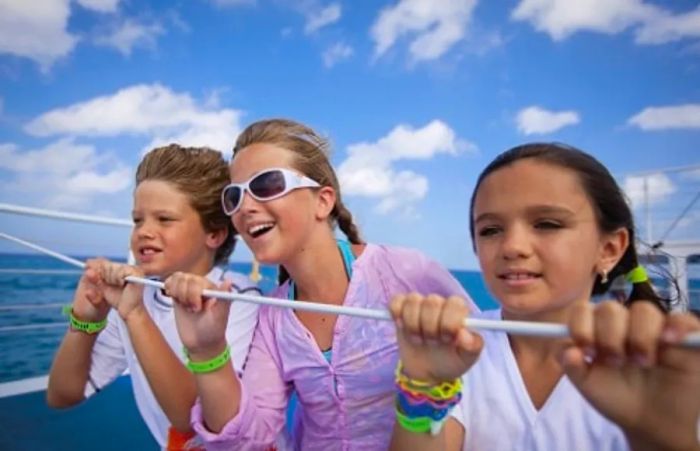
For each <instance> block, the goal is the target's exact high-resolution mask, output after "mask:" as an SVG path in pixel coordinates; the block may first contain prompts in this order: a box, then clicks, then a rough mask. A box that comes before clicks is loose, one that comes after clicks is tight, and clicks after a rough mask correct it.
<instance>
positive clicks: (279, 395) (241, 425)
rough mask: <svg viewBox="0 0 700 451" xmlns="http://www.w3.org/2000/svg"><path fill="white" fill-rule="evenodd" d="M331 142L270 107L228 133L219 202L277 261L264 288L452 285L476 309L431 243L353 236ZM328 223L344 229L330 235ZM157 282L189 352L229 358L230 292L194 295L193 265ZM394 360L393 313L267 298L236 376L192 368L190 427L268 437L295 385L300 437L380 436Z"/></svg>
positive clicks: (350, 296)
mask: <svg viewBox="0 0 700 451" xmlns="http://www.w3.org/2000/svg"><path fill="white" fill-rule="evenodd" d="M327 150H328V144H327V142H326V141H325V140H324V139H322V138H321V137H319V136H318V135H317V134H316V133H315V132H314V131H313V130H311V129H310V128H308V127H306V126H304V125H302V124H299V123H296V122H292V121H288V120H279V119H275V120H267V121H260V122H256V123H254V124H252V125H250V126H249V127H248V128H247V129H246V130H244V131H243V133H242V134H241V135H240V136H239V138H238V141H237V142H236V146H235V148H234V156H233V159H232V161H231V165H230V175H231V181H232V183H231V184H230V185H229V186H228V187H227V188H225V189H224V191H223V196H222V197H223V206H224V210H225V211H226V212H227V213H228V214H229V215H230V216H231V220H232V222H233V224H234V226H235V227H236V229H237V230H238V231H239V233H240V234H241V237H242V238H243V239H244V240H245V242H246V244H247V245H248V247H249V248H250V249H251V250H252V252H253V254H254V255H255V258H256V259H257V260H258V261H260V262H261V263H266V264H273V265H281V266H282V267H283V268H284V271H285V273H286V274H287V278H286V280H285V282H284V283H283V284H282V285H281V286H280V287H279V288H278V289H277V290H276V291H275V292H274V293H273V294H272V296H275V297H281V298H287V299H291V300H305V301H316V302H319V301H321V302H326V303H329V304H333V305H345V306H354V307H364V308H378V309H386V308H387V305H388V303H389V300H390V299H391V297H392V296H393V295H395V294H397V293H403V292H414V291H415V292H418V293H423V294H428V293H438V294H440V295H441V296H452V295H457V296H459V299H460V301H459V302H460V303H463V304H464V305H465V308H471V309H476V307H475V305H474V304H473V303H472V302H471V300H470V299H469V297H468V296H467V294H466V293H465V292H464V289H463V288H462V287H461V285H460V284H459V282H458V281H457V280H455V279H454V278H453V277H452V275H451V274H450V273H449V272H448V271H447V270H446V269H444V268H442V267H441V266H439V265H438V264H437V263H435V262H434V261H432V260H430V259H428V258H427V257H426V256H424V255H422V254H420V253H418V252H416V251H413V250H408V249H399V248H393V247H385V246H378V245H374V244H365V243H364V242H363V241H362V239H361V238H360V236H359V233H358V231H357V228H356V227H355V225H354V224H353V221H352V215H351V214H350V212H349V211H348V210H347V208H346V207H345V206H344V204H343V202H342V200H341V196H340V187H339V186H338V180H337V178H336V175H335V172H334V170H333V168H332V167H331V165H330V161H329V158H328V154H327ZM336 224H337V225H338V227H339V228H340V229H341V230H342V231H343V233H344V234H345V235H346V237H347V238H348V240H349V241H350V242H349V243H348V242H347V241H337V240H336V238H335V235H334V227H335V225H336ZM165 286H166V290H167V292H168V293H169V294H170V295H172V296H173V297H174V298H175V299H176V300H177V302H178V304H179V307H182V308H178V309H177V316H178V328H179V332H180V336H181V337H182V340H183V343H184V344H185V346H186V348H187V349H188V353H189V357H190V359H191V360H192V361H217V359H219V356H221V355H223V356H224V359H225V358H226V357H225V356H226V354H225V353H226V350H225V348H226V344H225V341H224V340H223V331H224V330H225V326H226V312H227V309H228V308H229V306H230V303H229V302H216V300H215V299H202V297H201V294H202V290H204V289H206V288H210V287H211V283H209V282H208V281H206V280H205V279H203V278H201V277H196V276H190V275H185V274H176V275H174V276H173V277H171V278H170V279H169V280H167V281H166V282H165ZM234 305H235V303H234ZM222 353H223V354H222ZM397 360H398V349H397V345H396V336H395V332H394V327H393V325H392V324H391V323H390V322H385V321H375V320H366V319H358V318H352V317H348V316H344V317H340V318H338V317H337V316H336V315H330V314H322V313H311V312H304V311H293V310H290V309H280V308H276V307H268V306H264V307H261V308H260V319H259V323H258V327H257V329H256V332H255V337H254V339H253V344H252V348H251V351H250V355H249V357H248V362H247V364H246V369H245V371H244V373H243V377H242V378H241V379H239V378H238V377H236V375H235V373H234V372H233V371H231V369H230V367H229V366H224V367H221V368H218V369H213V370H212V371H208V372H199V373H197V374H196V377H197V383H198V387H199V394H200V398H201V404H199V405H197V406H196V407H195V411H194V415H193V418H194V420H195V424H194V427H195V429H196V430H197V431H198V432H199V434H200V435H201V436H202V437H203V438H204V439H205V440H206V442H207V447H208V448H211V449H221V450H230V449H246V450H247V449H265V448H266V447H268V446H270V445H272V444H273V442H274V440H275V437H277V435H278V434H279V432H280V431H281V430H282V428H283V426H284V423H285V410H286V407H287V404H288V402H289V399H290V394H291V392H292V391H295V392H296V393H297V394H298V399H299V405H300V408H299V410H298V412H297V413H298V416H299V421H298V424H297V426H296V427H295V429H294V434H293V440H294V447H295V449H304V450H324V451H327V450H341V449H342V450H363V451H364V450H369V449H372V450H374V449H386V448H387V446H388V444H389V440H390V438H391V427H392V425H393V422H394V419H393V415H392V412H393V395H394V382H393V368H394V367H395V365H396V362H397Z"/></svg>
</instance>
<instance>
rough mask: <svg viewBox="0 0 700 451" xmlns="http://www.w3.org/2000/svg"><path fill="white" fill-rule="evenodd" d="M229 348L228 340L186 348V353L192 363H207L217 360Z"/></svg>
mask: <svg viewBox="0 0 700 451" xmlns="http://www.w3.org/2000/svg"><path fill="white" fill-rule="evenodd" d="M227 346H228V343H226V340H225V339H224V340H220V341H217V342H216V343H213V344H211V345H206V346H197V347H191V348H188V347H186V348H185V350H184V351H185V356H186V357H187V358H188V359H189V361H190V362H205V361H208V360H211V359H213V358H215V357H216V356H218V355H221V354H222V353H223V352H224V350H225V349H226V347H227Z"/></svg>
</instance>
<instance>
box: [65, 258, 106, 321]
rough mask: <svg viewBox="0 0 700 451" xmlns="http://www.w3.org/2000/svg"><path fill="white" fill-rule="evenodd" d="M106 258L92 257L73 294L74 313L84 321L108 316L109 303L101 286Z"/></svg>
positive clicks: (98, 319)
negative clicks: (101, 276)
mask: <svg viewBox="0 0 700 451" xmlns="http://www.w3.org/2000/svg"><path fill="white" fill-rule="evenodd" d="M103 261H106V260H104V259H90V260H88V261H87V262H86V263H85V271H83V275H82V277H81V278H80V281H79V282H78V288H77V289H76V290H75V295H74V296H73V306H72V308H73V315H75V316H76V317H77V318H78V319H80V320H82V321H90V322H98V321H102V320H103V319H105V318H106V317H107V314H108V313H109V304H108V303H107V301H106V300H105V298H104V295H103V293H102V289H101V288H100V271H99V268H100V265H101V264H102V262H103Z"/></svg>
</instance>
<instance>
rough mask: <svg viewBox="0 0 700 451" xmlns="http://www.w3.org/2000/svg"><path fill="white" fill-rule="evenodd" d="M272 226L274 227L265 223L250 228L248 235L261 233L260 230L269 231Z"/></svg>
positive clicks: (269, 223)
mask: <svg viewBox="0 0 700 451" xmlns="http://www.w3.org/2000/svg"><path fill="white" fill-rule="evenodd" d="M274 225H275V224H274V223H272V222H267V223H265V224H258V225H254V226H253V227H251V228H249V229H248V234H250V235H254V234H256V233H258V232H260V231H262V230H265V229H270V228H272V226H274Z"/></svg>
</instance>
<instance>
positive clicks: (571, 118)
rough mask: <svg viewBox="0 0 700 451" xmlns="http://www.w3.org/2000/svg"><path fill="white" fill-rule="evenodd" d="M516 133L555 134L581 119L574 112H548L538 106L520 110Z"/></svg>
mask: <svg viewBox="0 0 700 451" xmlns="http://www.w3.org/2000/svg"><path fill="white" fill-rule="evenodd" d="M516 122H517V124H518V131H520V133H522V134H524V135H535V134H539V135H543V134H547V133H552V132H555V131H557V130H559V129H561V128H564V127H566V126H569V125H574V124H578V123H579V122H581V119H580V117H579V115H578V113H577V112H576V111H558V112H557V111H548V110H545V109H544V108H540V107H538V106H530V107H527V108H524V109H522V110H520V111H519V112H518V114H517V116H516Z"/></svg>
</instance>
